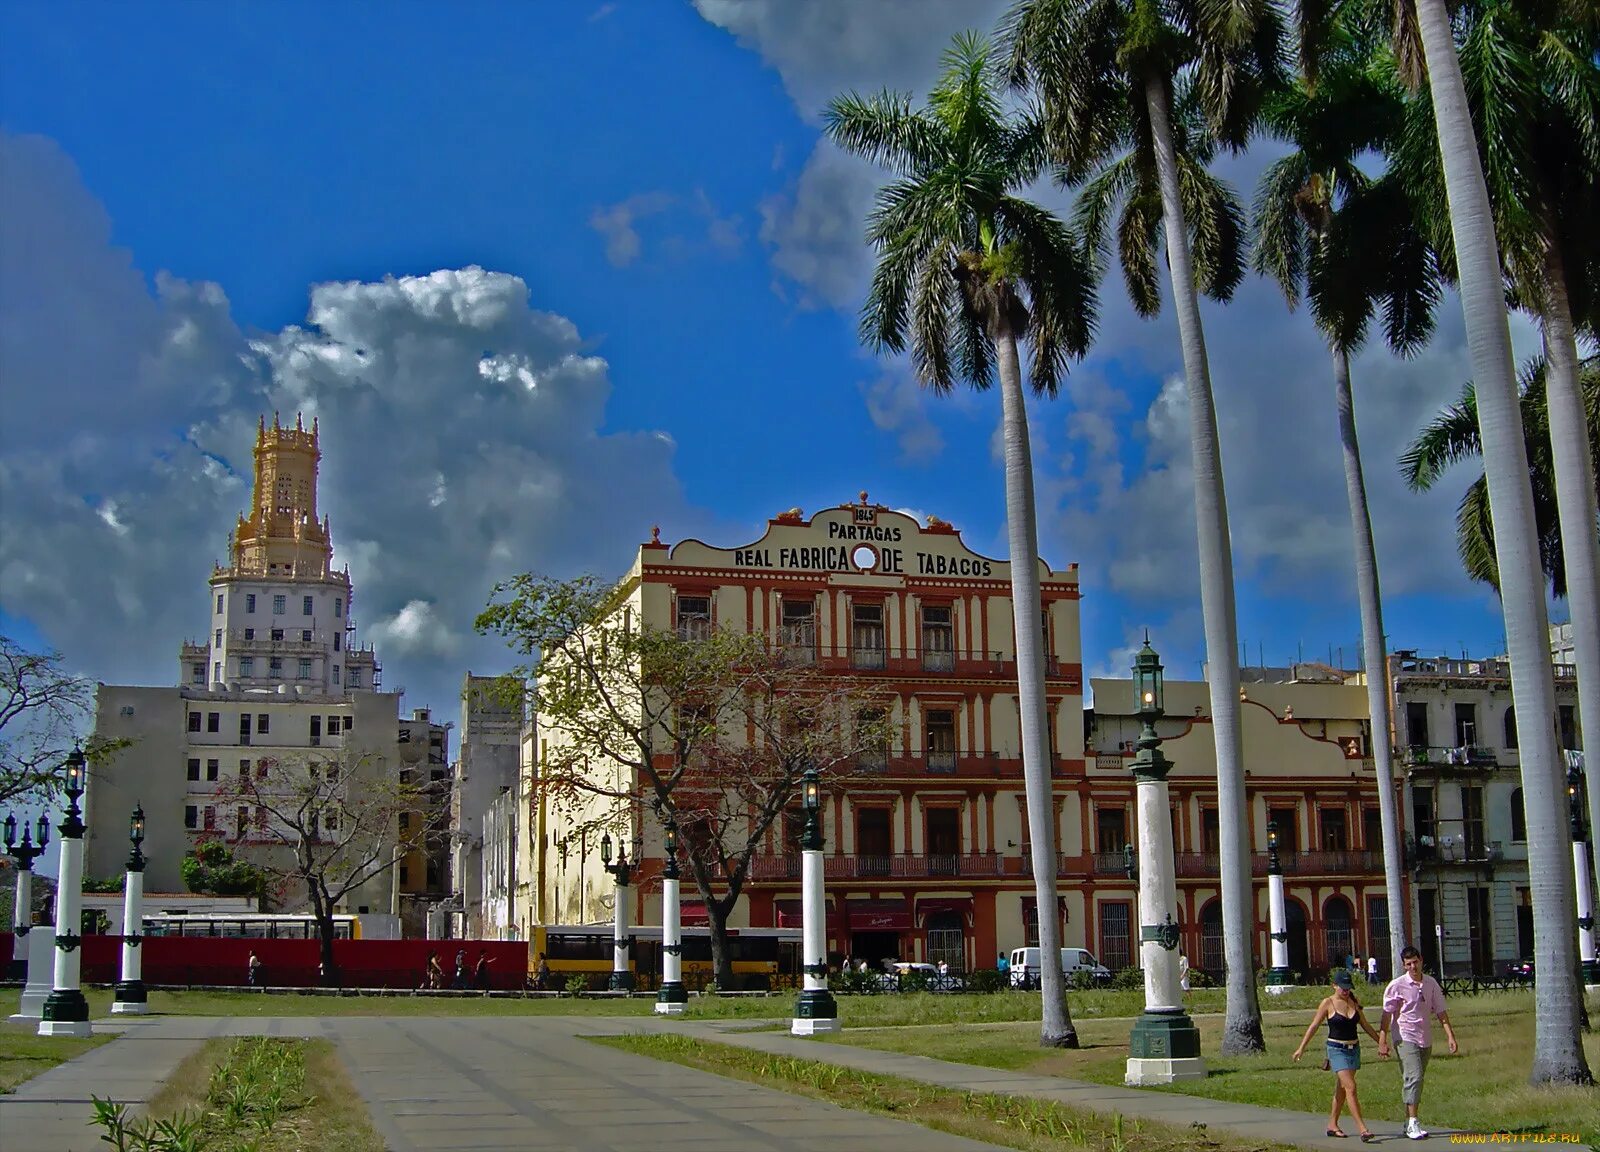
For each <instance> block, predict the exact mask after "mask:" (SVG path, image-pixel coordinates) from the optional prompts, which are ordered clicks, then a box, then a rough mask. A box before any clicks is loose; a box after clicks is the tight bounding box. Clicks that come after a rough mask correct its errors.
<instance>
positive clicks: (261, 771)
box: [256, 760, 267, 780]
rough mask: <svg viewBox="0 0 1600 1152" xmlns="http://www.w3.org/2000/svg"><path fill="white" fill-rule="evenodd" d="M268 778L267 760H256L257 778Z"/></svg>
mask: <svg viewBox="0 0 1600 1152" xmlns="http://www.w3.org/2000/svg"><path fill="white" fill-rule="evenodd" d="M266 778H267V761H265V760H257V761H256V779H257V780H265V779H266Z"/></svg>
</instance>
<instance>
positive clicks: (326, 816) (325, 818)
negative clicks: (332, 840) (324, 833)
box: [322, 812, 339, 832]
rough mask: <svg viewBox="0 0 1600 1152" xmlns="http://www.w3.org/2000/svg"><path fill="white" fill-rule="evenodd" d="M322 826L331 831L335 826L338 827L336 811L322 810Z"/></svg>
mask: <svg viewBox="0 0 1600 1152" xmlns="http://www.w3.org/2000/svg"><path fill="white" fill-rule="evenodd" d="M322 826H323V827H324V828H326V829H327V830H328V831H329V832H332V831H333V830H334V829H335V828H337V827H339V816H338V813H336V812H324V813H323V814H322Z"/></svg>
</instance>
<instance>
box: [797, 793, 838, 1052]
mask: <svg viewBox="0 0 1600 1152" xmlns="http://www.w3.org/2000/svg"><path fill="white" fill-rule="evenodd" d="M800 803H801V806H802V807H803V808H804V809H805V813H806V823H805V827H804V828H803V829H802V830H801V833H800V910H801V931H800V936H801V941H802V943H801V948H802V953H801V968H800V971H801V972H802V973H803V974H804V976H805V983H804V986H803V987H802V988H801V990H800V996H799V998H798V999H797V1000H796V1001H795V1005H794V1020H793V1022H791V1023H790V1025H789V1031H790V1033H792V1034H793V1035H795V1036H814V1035H816V1034H817V1033H819V1032H837V1031H838V1030H839V1004H838V1001H836V1000H834V998H833V993H832V992H830V991H828V932H827V927H826V921H825V919H824V917H825V916H826V914H827V913H826V911H825V908H824V904H823V890H822V781H821V780H820V779H819V778H818V776H817V769H816V766H815V765H812V766H811V767H810V768H807V769H806V771H805V775H804V776H803V777H802V778H801V781H800Z"/></svg>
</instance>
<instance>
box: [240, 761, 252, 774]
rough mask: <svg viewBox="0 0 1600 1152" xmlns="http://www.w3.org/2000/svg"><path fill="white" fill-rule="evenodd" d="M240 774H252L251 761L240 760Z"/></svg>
mask: <svg viewBox="0 0 1600 1152" xmlns="http://www.w3.org/2000/svg"><path fill="white" fill-rule="evenodd" d="M239 775H240V776H244V777H248V776H249V775H250V761H248V760H241V761H239Z"/></svg>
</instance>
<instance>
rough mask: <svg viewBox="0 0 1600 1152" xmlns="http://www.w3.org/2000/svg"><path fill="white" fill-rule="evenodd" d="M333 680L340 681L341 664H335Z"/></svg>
mask: <svg viewBox="0 0 1600 1152" xmlns="http://www.w3.org/2000/svg"><path fill="white" fill-rule="evenodd" d="M333 682H334V683H335V684H337V683H338V682H339V666H338V665H337V664H335V665H334V666H333Z"/></svg>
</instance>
